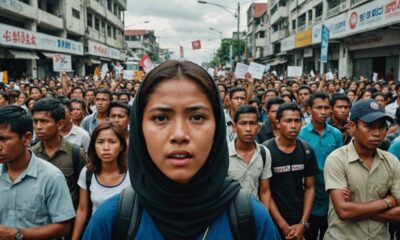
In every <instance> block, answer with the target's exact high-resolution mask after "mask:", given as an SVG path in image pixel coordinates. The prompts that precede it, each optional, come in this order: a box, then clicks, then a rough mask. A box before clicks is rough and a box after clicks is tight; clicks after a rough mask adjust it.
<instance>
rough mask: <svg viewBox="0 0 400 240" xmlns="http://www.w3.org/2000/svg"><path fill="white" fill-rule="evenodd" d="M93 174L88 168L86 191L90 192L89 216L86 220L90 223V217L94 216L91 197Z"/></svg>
mask: <svg viewBox="0 0 400 240" xmlns="http://www.w3.org/2000/svg"><path fill="white" fill-rule="evenodd" d="M92 176H93V173H92V172H89V171H87V170H86V177H85V181H86V191H87V193H88V200H89V202H88V203H89V204H88V217H87V219H88V220H86V222H87V223H88V222H89V220H90V217H91V216H92V209H93V202H92V199H91V198H90V185H91V184H92Z"/></svg>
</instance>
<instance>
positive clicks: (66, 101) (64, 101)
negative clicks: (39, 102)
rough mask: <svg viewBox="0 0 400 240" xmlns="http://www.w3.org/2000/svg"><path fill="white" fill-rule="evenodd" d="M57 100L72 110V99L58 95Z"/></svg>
mask: <svg viewBox="0 0 400 240" xmlns="http://www.w3.org/2000/svg"><path fill="white" fill-rule="evenodd" d="M56 99H57V100H59V101H60V102H61V103H62V105H64V106H65V107H67V108H68V110H69V111H72V106H71V100H70V99H69V98H67V97H65V96H57V97H56Z"/></svg>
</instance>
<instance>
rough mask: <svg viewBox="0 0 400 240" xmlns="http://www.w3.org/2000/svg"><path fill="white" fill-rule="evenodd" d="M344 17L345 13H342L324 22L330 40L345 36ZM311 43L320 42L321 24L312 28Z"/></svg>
mask: <svg viewBox="0 0 400 240" xmlns="http://www.w3.org/2000/svg"><path fill="white" fill-rule="evenodd" d="M346 16H347V13H342V14H340V15H338V16H336V17H333V18H330V19H328V20H326V21H324V25H325V26H326V27H327V28H328V30H329V37H330V38H331V39H334V38H340V37H344V36H345V35H346ZM312 31H313V33H312V43H313V44H316V43H320V42H321V31H322V23H320V24H317V25H315V26H313V30H312Z"/></svg>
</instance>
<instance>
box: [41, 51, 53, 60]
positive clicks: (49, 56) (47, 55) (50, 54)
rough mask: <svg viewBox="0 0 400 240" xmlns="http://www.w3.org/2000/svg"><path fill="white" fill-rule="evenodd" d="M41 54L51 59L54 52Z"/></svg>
mask: <svg viewBox="0 0 400 240" xmlns="http://www.w3.org/2000/svg"><path fill="white" fill-rule="evenodd" d="M42 54H43V55H44V56H45V57H46V58H48V59H53V56H54V54H55V53H48V52H42Z"/></svg>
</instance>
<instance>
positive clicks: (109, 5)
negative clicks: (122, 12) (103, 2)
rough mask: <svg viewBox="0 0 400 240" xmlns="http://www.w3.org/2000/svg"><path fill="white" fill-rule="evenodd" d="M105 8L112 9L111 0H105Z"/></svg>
mask: <svg viewBox="0 0 400 240" xmlns="http://www.w3.org/2000/svg"><path fill="white" fill-rule="evenodd" d="M107 9H108V10H109V11H110V12H111V11H112V1H111V0H107Z"/></svg>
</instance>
